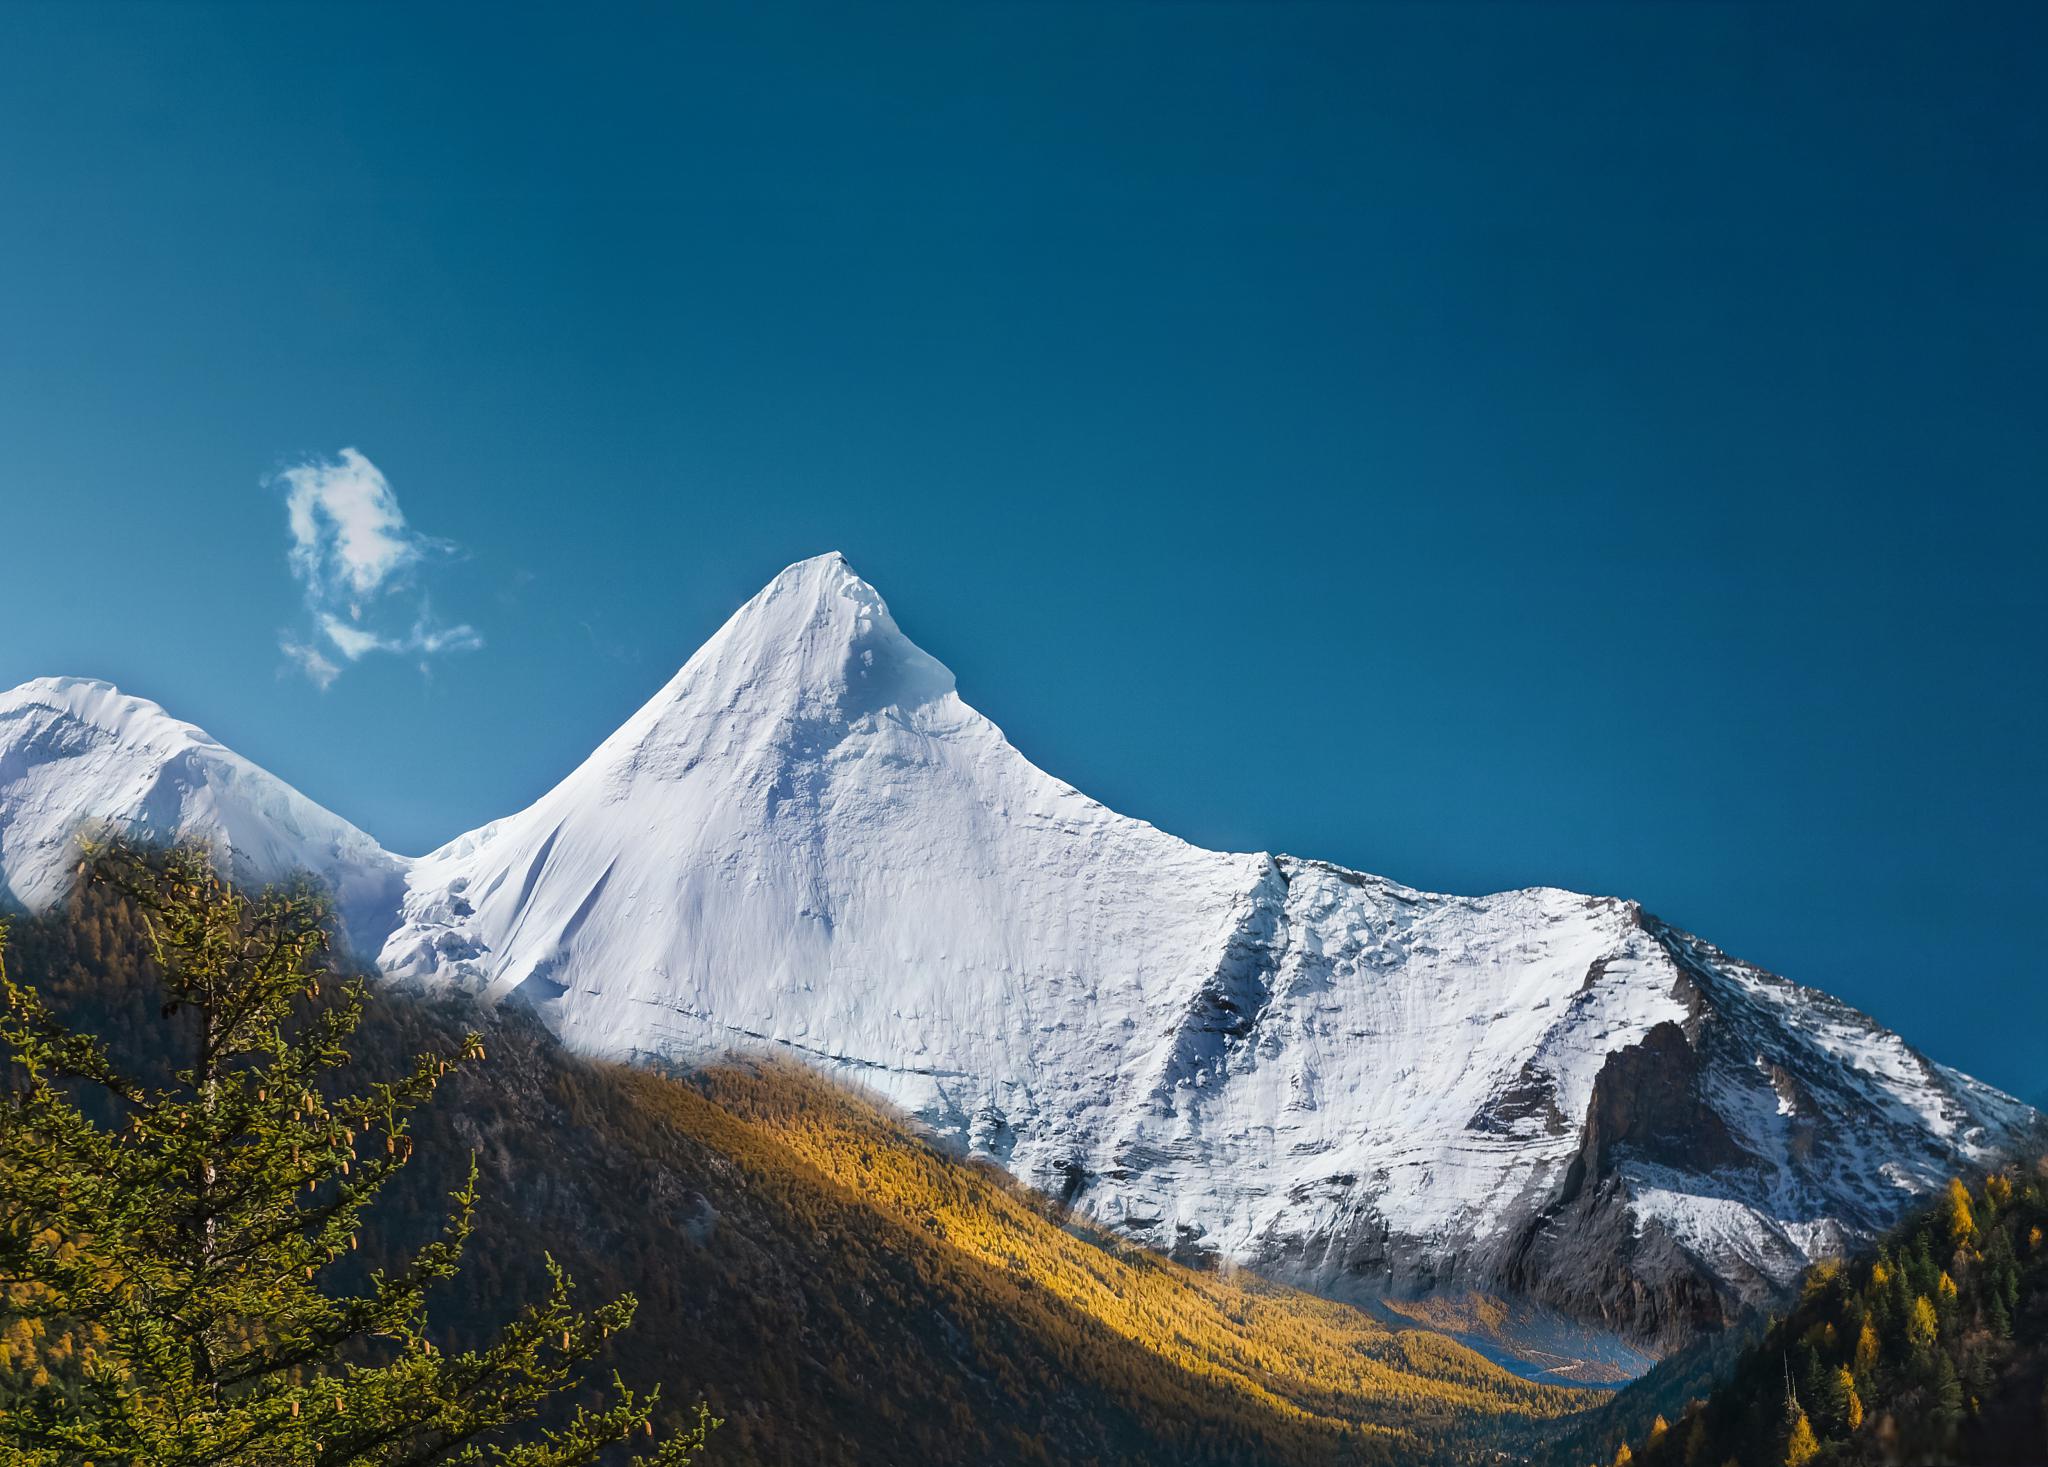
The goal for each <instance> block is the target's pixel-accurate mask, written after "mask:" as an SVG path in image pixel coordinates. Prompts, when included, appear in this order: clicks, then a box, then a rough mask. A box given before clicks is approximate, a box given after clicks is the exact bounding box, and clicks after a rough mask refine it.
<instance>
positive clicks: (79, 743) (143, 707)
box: [0, 677, 405, 953]
mask: <svg viewBox="0 0 2048 1467" xmlns="http://www.w3.org/2000/svg"><path fill="white" fill-rule="evenodd" d="M99 826H111V827H113V828H115V829H118V830H121V831H123V832H126V833H128V834H131V835H135V836H139V837H142V838H145V839H158V840H176V839H191V840H198V841H203V842H205V843H206V844H208V845H210V846H212V847H213V848H214V849H215V851H216V852H217V853H218V854H221V855H229V856H231V857H232V863H233V866H234V869H235V870H236V871H237V873H238V874H240V875H241V876H243V877H244V878H248V879H254V880H269V879H274V878H277V877H282V876H289V875H293V874H295V873H301V872H306V873H311V874H313V875H315V876H317V877H319V878H320V879H321V880H323V881H325V882H326V883H327V884H328V886H329V887H330V888H331V889H332V891H333V893H334V896H335V903H336V907H337V909H338V912H339V914H340V917H341V920H342V925H343V928H344V930H345V932H346V933H347V935H348V937H349V940H350V942H351V943H352V945H354V946H355V947H356V948H357V950H359V951H367V952H372V953H374V952H375V951H376V949H377V945H378V943H379V942H380V941H381V940H382V938H383V937H384V935H385V934H386V933H388V932H389V931H390V930H391V924H392V920H393V916H394V914H395V913H396V911H397V909H398V902H399V898H400V896H401V895H402V894H403V892H404V889H405V863H404V862H403V861H402V860H400V859H399V858H398V857H396V856H393V855H391V854H390V853H388V852H386V851H385V850H383V849H382V848H381V847H380V846H378V844H377V843H376V842H375V841H374V840H372V839H370V837H369V836H367V835H365V834H364V833H363V832H362V831H360V830H358V829H356V827H355V826H353V825H350V824H349V823H348V822H347V821H346V820H343V819H342V818H341V817H340V816H338V815H333V814H330V813H329V812H328V811H326V810H323V809H322V808H321V807H320V806H318V805H316V804H314V803H313V802H312V801H311V800H309V799H307V798H306V797H305V796H304V795H302V794H300V793H299V792H298V791H297V790H295V789H293V788H292V787H291V786H290V785H288V784H286V783H285V782H284V781H283V780H281V779H278V778H277V777H276V776H274V775H271V774H266V773H265V772H264V771H263V770H261V769H259V768H257V767H256V766H255V765H254V764H251V763H250V762H249V761H248V760H247V759H244V758H243V757H242V756H241V755H239V754H237V753H234V752H233V751H232V750H229V749H226V748H223V747H222V746H221V745H220V744H218V743H216V742H215V741H214V740H213V739H212V738H210V737H209V736H208V735H207V734H205V733H204V732H202V731H201V730H199V729H197V728H194V727H193V726H192V725H191V724H189V723H180V722H179V721H178V720H177V719H175V718H172V717H171V716H170V715H169V714H167V713H165V712H164V711H163V709H161V708H159V707H157V705H156V704H154V703H151V702H149V701H148V700H147V699H144V698H131V697H129V696H128V695H126V694H124V693H122V692H120V691H119V690H117V689H116V688H114V687H112V686H111V685H109V684H107V683H103V682H97V681H94V680H93V679H91V678H75V677H46V678H36V679H35V680H34V681H32V682H26V683H23V684H22V685H21V686H20V687H18V688H15V689H14V690H13V691H11V692H7V693H0V900H5V901H7V902H8V903H10V904H12V905H16V906H22V907H28V908H30V909H35V908H40V907H46V906H48V905H50V904H51V903H53V902H55V901H56V900H57V899H58V898H59V897H60V896H62V895H63V893H64V891H65V889H66V887H67V886H68V884H69V882H70V879H71V874H72V872H73V870H74V869H75V868H76V866H77V864H78V847H77V843H76V842H77V837H78V836H79V835H80V834H81V833H86V834H90V833H91V830H92V828H93V827H99Z"/></svg>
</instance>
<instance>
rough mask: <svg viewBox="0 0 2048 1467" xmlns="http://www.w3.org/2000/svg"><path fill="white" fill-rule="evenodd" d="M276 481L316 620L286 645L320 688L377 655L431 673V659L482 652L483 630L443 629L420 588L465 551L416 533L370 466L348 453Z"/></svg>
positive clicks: (294, 563) (293, 562)
mask: <svg viewBox="0 0 2048 1467" xmlns="http://www.w3.org/2000/svg"><path fill="white" fill-rule="evenodd" d="M273 482H274V483H276V484H277V485H279V486H280V487H282V488H283V489H284V491H285V522H286V525H287V526H288V528H289V530H290V532H291V546H290V549H289V550H288V551H287V553H286V558H287V561H288V563H289V564H290V566H291V572H292V575H293V577H294V578H295V579H297V581H298V582H299V584H300V586H301V587H302V588H303V589H304V591H305V597H306V611H307V613H308V615H309V616H310V618H311V622H312V625H311V629H310V630H309V631H308V632H306V633H303V634H298V633H286V634H284V635H283V636H281V637H280V638H279V639H278V646H279V648H280V650H282V651H283V652H284V654H285V655H286V656H287V657H288V658H290V659H291V660H292V662H293V663H294V664H296V665H297V666H298V668H299V670H300V671H302V672H304V673H305V674H306V676H307V677H309V678H311V679H312V680H313V682H314V684H315V685H317V686H318V687H321V688H326V687H327V686H328V685H330V684H331V683H332V682H333V681H334V680H335V679H336V678H337V677H339V676H340V675H341V671H342V668H343V666H344V665H346V664H348V663H352V662H360V661H361V660H362V659H363V658H365V657H367V656H369V655H370V654H371V653H373V652H388V653H393V654H397V655H402V656H416V657H418V658H419V659H420V669H421V671H422V672H424V671H426V670H427V665H428V664H427V659H429V658H432V657H436V656H440V655H442V654H445V653H450V652H473V651H475V650H476V649H477V648H479V647H481V646H483V642H484V639H483V636H482V635H481V634H480V633H479V632H478V631H477V630H476V628H474V627H471V626H466V625H457V626H442V625H440V624H439V623H437V622H436V621H435V620H434V618H433V612H432V609H431V607H430V606H429V604H428V600H427V596H426V592H425V590H424V589H423V588H422V587H421V585H420V581H421V578H422V577H423V575H424V574H425V573H426V571H427V570H428V569H429V568H430V566H431V565H432V564H433V563H434V562H436V561H441V560H446V559H448V558H449V557H450V556H452V555H454V554H456V553H457V550H456V546H455V545H454V544H453V543H452V542H451V541H447V540H437V539H433V538H432V537H430V536H426V535H422V534H420V533H419V532H418V531H417V530H415V529H413V528H412V527H411V526H410V525H408V524H407V523H406V522H405V514H404V512H403V511H402V510H400V509H399V507H398V496H397V495H396V494H394V493H392V492H391V485H390V483H389V481H388V480H386V479H385V477H384V475H383V473H382V472H381V471H379V469H378V468H377V466H376V465H375V464H373V463H371V462H370V461H369V459H367V458H365V457H364V456H363V455H362V454H361V453H360V452H358V451H357V450H355V449H353V448H344V449H343V450H342V451H341V457H340V458H338V459H336V460H334V461H332V462H321V461H317V460H316V461H313V462H309V463H304V464H298V465H295V466H293V467H292V468H289V469H286V470H284V471H283V472H282V473H280V474H279V475H278V476H277V478H276V479H275V480H274V481H273ZM330 653H331V654H333V655H332V656H330V655H329V654H330ZM337 657H338V658H339V659H340V661H338V662H337V661H336V660H335V659H336V658H337Z"/></svg>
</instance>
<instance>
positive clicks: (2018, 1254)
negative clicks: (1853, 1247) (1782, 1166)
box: [1573, 1163, 2048, 1467]
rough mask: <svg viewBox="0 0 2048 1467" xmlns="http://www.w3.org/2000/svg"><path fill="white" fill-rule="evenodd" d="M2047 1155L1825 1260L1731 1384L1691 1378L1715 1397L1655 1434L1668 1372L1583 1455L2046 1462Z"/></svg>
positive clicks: (1876, 1463)
mask: <svg viewBox="0 0 2048 1467" xmlns="http://www.w3.org/2000/svg"><path fill="white" fill-rule="evenodd" d="M2044 1167H2048V1163H2044V1164H2043V1165H2042V1166H2033V1165H2029V1166H2024V1167H2015V1168H2011V1169H2008V1170H2006V1171H2002V1172H1997V1173H1994V1174H1992V1175H1990V1176H1988V1177H1985V1178H1983V1179H1982V1180H1980V1181H1979V1182H1978V1184H1977V1185H1976V1186H1975V1187H1974V1188H1972V1187H1969V1186H1966V1185H1964V1183H1963V1182H1961V1181H1956V1182H1953V1183H1951V1185H1950V1186H1949V1189H1948V1192H1947V1194H1946V1196H1944V1197H1943V1198H1942V1199H1941V1200H1940V1202H1938V1203H1937V1204H1936V1205H1934V1206H1933V1207H1931V1208H1930V1209H1928V1210H1926V1211H1925V1212H1924V1213H1922V1214H1921V1215H1919V1216H1918V1217H1916V1218H1915V1219H1914V1220H1913V1221H1912V1222H1910V1223H1909V1224H1907V1225H1906V1226H1904V1227H1902V1228H1901V1229H1899V1230H1898V1231H1897V1232H1895V1233H1894V1234H1892V1235H1891V1236H1890V1237H1889V1238H1887V1239H1886V1241H1885V1243H1884V1245H1883V1247H1881V1248H1880V1249H1879V1250H1877V1251H1876V1252H1875V1253H1874V1254H1873V1255H1871V1256H1870V1257H1867V1258H1864V1259H1862V1260H1860V1261H1858V1262H1855V1263H1853V1264H1847V1265H1837V1264H1823V1265H1821V1266H1819V1267H1817V1268H1815V1269H1813V1270H1811V1271H1810V1272H1809V1273H1808V1275H1807V1276H1806V1278H1805V1280H1804V1282H1803V1284H1802V1287H1801V1291H1800V1295H1799V1298H1798V1301H1797V1303H1796V1304H1795V1305H1794V1306H1793V1307H1792V1308H1791V1309H1790V1311H1789V1312H1788V1313H1787V1314H1786V1316H1785V1317H1784V1318H1782V1319H1780V1320H1778V1321H1776V1322H1775V1323H1773V1324H1772V1325H1771V1326H1770V1327H1769V1328H1768V1329H1767V1330H1765V1331H1763V1332H1762V1333H1761V1337H1760V1338H1758V1339H1757V1340H1755V1342H1754V1343H1752V1344H1750V1345H1749V1347H1748V1348H1746V1349H1744V1350H1743V1351H1742V1352H1741V1353H1740V1354H1739V1355H1738V1356H1737V1357H1736V1358H1735V1359H1734V1360H1733V1361H1732V1362H1726V1363H1725V1364H1724V1365H1723V1368H1722V1369H1720V1370H1719V1371H1717V1372H1715V1377H1714V1378H1715V1379H1718V1384H1712V1383H1711V1382H1710V1381H1708V1382H1702V1380H1701V1373H1700V1372H1695V1373H1694V1374H1693V1375H1692V1376H1691V1378H1690V1381H1689V1382H1687V1383H1694V1384H1700V1386H1701V1394H1702V1395H1704V1396H1705V1400H1704V1401H1697V1400H1695V1401H1693V1402H1691V1403H1689V1404H1687V1405H1684V1406H1682V1407H1673V1408H1672V1409H1671V1410H1670V1411H1669V1414H1660V1415H1658V1416H1657V1417H1656V1418H1655V1419H1654V1420H1653V1421H1652V1422H1650V1423H1649V1424H1648V1426H1647V1429H1645V1428H1644V1426H1643V1424H1642V1421H1641V1417H1642V1415H1643V1414H1644V1413H1645V1411H1646V1410H1647V1406H1638V1405H1637V1404H1636V1403H1637V1402H1645V1401H1648V1400H1650V1399H1652V1398H1655V1399H1656V1400H1657V1402H1658V1404H1659V1405H1660V1406H1661V1405H1662V1404H1663V1403H1664V1402H1666V1401H1672V1400H1676V1399H1678V1396H1677V1394H1676V1393H1675V1392H1674V1390H1673V1387H1674V1386H1675V1385H1678V1384H1680V1383H1681V1382H1679V1381H1670V1380H1667V1381H1660V1380H1658V1379H1657V1377H1656V1375H1655V1373H1653V1375H1652V1376H1651V1377H1648V1378H1646V1379H1645V1380H1644V1381H1642V1382H1640V1383H1639V1384H1638V1385H1637V1386H1636V1387H1634V1388H1632V1389H1631V1390H1630V1391H1628V1392H1625V1393H1624V1394H1623V1395H1622V1396H1621V1397H1620V1398H1618V1399H1617V1400H1616V1401H1615V1402H1614V1404H1613V1406H1612V1407H1611V1408H1610V1409H1609V1410H1608V1411H1607V1412H1605V1413H1603V1415H1604V1416H1605V1418H1606V1419H1607V1420H1608V1421H1609V1422H1611V1423H1612V1426H1611V1429H1609V1430H1608V1431H1607V1432H1606V1433H1605V1434H1604V1437H1603V1435H1602V1433H1601V1432H1599V1431H1598V1430H1595V1431H1592V1432H1587V1433H1580V1434H1577V1435H1576V1436H1575V1438H1574V1441H1573V1445H1574V1446H1575V1447H1583V1448H1586V1449H1587V1450H1583V1451H1581V1453H1580V1457H1579V1458H1578V1459H1577V1460H1583V1458H1584V1457H1585V1456H1587V1455H1590V1454H1591V1452H1590V1448H1591V1446H1592V1445H1593V1444H1595V1443H1597V1444H1598V1445H1599V1446H1600V1449H1601V1456H1600V1460H1601V1461H1603V1462H1604V1461H1607V1460H1609V1458H1608V1456H1607V1455H1606V1454H1608V1453H1616V1452H1617V1451H1618V1455H1616V1456H1614V1457H1613V1458H1612V1460H1614V1461H1616V1462H1630V1461H1632V1462H1633V1463H1635V1464H1637V1467H1679V1464H1683V1467H1719V1464H1722V1463H1728V1462H1733V1463H1737V1464H1739V1467H1777V1464H1784V1467H1807V1464H1809V1463H1840V1464H1843V1467H1849V1464H1855V1467H1880V1464H1906V1463H1958V1464H1995V1463H2025V1462H2041V1461H2048V1182H2044ZM1703 1358H1704V1357H1703ZM1670 1364H1671V1365H1673V1366H1674V1367H1675V1366H1677V1365H1678V1364H1679V1362H1677V1361H1673V1362H1670ZM1710 1387H1711V1388H1710ZM1709 1388H1710V1389H1709ZM1632 1408H1633V1409H1632ZM1619 1438H1626V1439H1627V1445H1625V1446H1621V1447H1619V1448H1617V1445H1616V1443H1617V1439H1619Z"/></svg>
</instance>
